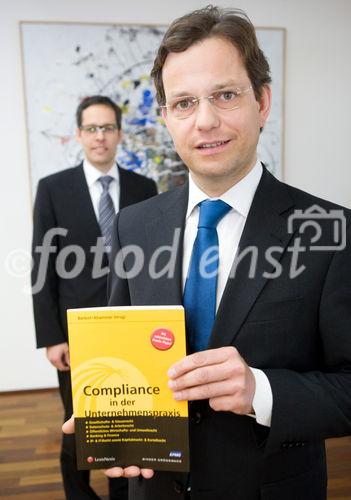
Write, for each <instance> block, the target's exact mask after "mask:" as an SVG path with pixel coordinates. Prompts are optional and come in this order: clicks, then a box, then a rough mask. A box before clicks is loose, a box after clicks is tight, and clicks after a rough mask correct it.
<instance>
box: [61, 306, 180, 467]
mask: <svg viewBox="0 0 351 500" xmlns="http://www.w3.org/2000/svg"><path fill="white" fill-rule="evenodd" d="M67 319H68V332H69V348H70V361H71V377H72V396H73V410H74V416H75V432H76V445H77V461H78V469H80V470H84V469H98V468H107V467H113V466H121V467H125V466H128V465H138V466H140V467H143V468H152V469H155V470H167V471H184V472H186V471H188V470H189V450H188V446H189V444H188V443H189V440H188V405H187V402H186V401H175V400H174V399H173V396H172V392H171V390H170V389H169V388H168V385H167V382H168V377H167V370H168V368H169V367H170V366H171V365H172V364H173V363H174V362H176V361H178V360H179V359H180V358H182V357H184V356H185V355H186V341H185V324H184V309H183V307H181V306H159V307H141V306H138V307H99V308H84V309H69V310H68V311H67Z"/></svg>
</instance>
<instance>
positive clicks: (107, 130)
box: [79, 123, 118, 135]
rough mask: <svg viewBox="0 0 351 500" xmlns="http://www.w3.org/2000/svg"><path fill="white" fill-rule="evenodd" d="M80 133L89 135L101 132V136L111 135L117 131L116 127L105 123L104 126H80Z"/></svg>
mask: <svg viewBox="0 0 351 500" xmlns="http://www.w3.org/2000/svg"><path fill="white" fill-rule="evenodd" d="M79 128H80V130H81V131H82V132H85V133H87V134H90V135H94V134H98V133H99V132H102V133H103V134H113V133H114V132H116V130H117V129H118V127H117V125H114V124H112V123H106V125H94V124H91V125H82V126H81V127H79Z"/></svg>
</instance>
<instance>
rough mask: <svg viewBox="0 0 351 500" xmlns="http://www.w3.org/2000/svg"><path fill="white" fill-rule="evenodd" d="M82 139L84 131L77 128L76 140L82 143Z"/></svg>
mask: <svg viewBox="0 0 351 500" xmlns="http://www.w3.org/2000/svg"><path fill="white" fill-rule="evenodd" d="M81 139H82V131H81V130H80V128H79V127H77V128H76V140H77V141H78V142H81Z"/></svg>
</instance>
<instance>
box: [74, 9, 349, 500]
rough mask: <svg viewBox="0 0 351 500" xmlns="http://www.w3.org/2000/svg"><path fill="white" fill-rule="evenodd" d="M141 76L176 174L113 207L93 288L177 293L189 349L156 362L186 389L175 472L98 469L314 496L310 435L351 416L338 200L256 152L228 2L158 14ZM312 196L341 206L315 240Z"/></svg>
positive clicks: (223, 488)
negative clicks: (288, 177)
mask: <svg viewBox="0 0 351 500" xmlns="http://www.w3.org/2000/svg"><path fill="white" fill-rule="evenodd" d="M152 76H153V78H154V81H155V85H156V91H157V99H158V101H159V104H160V106H161V110H162V115H163V118H164V120H165V123H166V125H167V128H168V130H169V132H170V134H171V136H172V138H173V141H174V144H175V148H176V150H177V152H178V154H179V155H180V157H181V158H182V160H183V161H184V163H185V164H186V165H187V167H188V168H189V172H190V175H189V183H188V184H187V185H185V186H183V187H180V188H177V189H176V190H174V191H173V192H168V193H164V194H162V195H160V196H158V197H157V198H155V199H153V200H147V201H145V202H142V203H140V204H138V205H136V206H134V207H129V208H127V209H125V210H123V211H122V212H120V214H119V216H118V217H117V219H116V221H115V225H114V234H113V244H112V260H111V273H110V279H109V304H110V305H111V306H114V305H116V306H123V305H133V306H138V305H172V304H173V305H176V304H183V305H184V307H185V311H186V326H187V342H188V352H189V355H188V356H186V357H185V358H183V359H181V360H179V361H178V362H177V363H175V364H174V365H173V366H171V367H170V368H169V371H168V375H169V388H170V390H172V391H173V395H174V398H175V399H176V400H182V401H184V400H185V401H188V402H189V415H190V416H189V433H190V473H189V474H183V473H167V472H157V471H156V472H154V471H152V470H150V469H141V468H140V467H139V466H138V464H130V466H128V467H126V468H124V469H123V468H118V467H115V468H111V469H108V470H107V471H106V474H107V475H108V476H109V477H122V476H124V477H129V478H132V479H131V481H130V493H129V495H130V496H129V498H130V499H132V500H165V499H167V500H176V499H179V498H183V499H185V498H191V499H192V500H202V499H203V500H229V499H233V500H234V499H235V500H259V499H264V500H282V499H284V500H296V499H299V500H310V499H311V498H313V499H318V500H322V499H325V498H326V483H327V476H326V461H325V448H324V440H325V439H326V438H329V437H337V436H344V435H347V434H349V433H350V431H351V393H350V382H351V376H350V366H351V343H350V341H349V336H350V325H351V295H350V290H351V249H350V240H349V238H348V236H349V233H348V232H347V230H346V227H349V223H350V212H349V211H348V210H346V209H343V208H342V207H338V206H336V205H333V204H331V203H329V202H326V201H324V200H322V199H318V198H316V197H314V196H312V195H309V194H307V193H304V192H302V191H300V190H297V189H295V188H293V187H291V186H288V185H286V184H284V183H282V182H279V181H278V180H276V179H275V178H274V177H273V176H272V175H271V174H270V173H269V172H268V171H267V170H266V168H265V167H264V165H262V164H261V162H260V161H259V160H258V158H257V143H258V139H259V135H260V131H261V129H262V128H263V127H264V125H265V122H266V120H267V117H268V115H269V111H270V105H271V88H270V85H269V84H270V76H269V65H268V62H267V60H266V58H265V56H264V54H263V53H262V51H261V49H260V48H259V46H258V44H257V40H256V36H255V31H254V28H253V26H252V24H251V22H250V21H249V19H248V18H247V17H246V15H245V14H244V13H242V12H241V11H233V10H221V9H219V8H216V7H212V6H209V7H207V8H205V9H201V10H199V11H195V12H192V13H190V14H188V15H186V16H183V17H182V18H180V19H177V20H176V21H174V22H173V23H172V24H171V26H170V27H169V29H168V31H167V32H166V34H165V37H164V39H163V41H162V43H161V46H160V48H159V50H158V53H157V55H156V59H155V63H154V67H153V70H152ZM316 207H317V211H318V213H319V214H321V213H324V214H331V213H333V214H336V217H339V218H340V220H342V222H343V224H342V230H341V231H340V232H339V233H338V236H337V235H336V233H334V231H333V229H332V228H331V225H330V218H328V217H325V218H324V219H323V218H321V217H319V218H318V221H317V224H318V228H317V229H318V238H317V239H318V243H317V244H316V227H317V226H316V220H314V215H313V214H314V213H315V212H316ZM334 227H335V226H334ZM178 234H180V237H179V238H177V237H176V236H177V235H178ZM136 247H137V248H140V249H141V250H142V252H143V265H142V266H141V269H140V271H139V272H138V273H135V272H134V271H135V259H133V258H131V256H130V249H131V248H136ZM174 247H176V253H175V258H174V260H172V259H171V260H172V262H170V261H169V260H168V259H167V257H166V256H167V255H168V256H169V255H170V254H172V255H173V253H172V252H169V251H168V253H167V249H170V248H173V249H174ZM160 249H163V250H164V252H163V253H162V256H161V252H160ZM157 252H159V253H157ZM156 255H157V256H158V257H159V259H158V268H157V270H156V271H157V272H155V273H151V272H150V269H151V267H152V266H151V263H152V264H153V265H154V264H155V259H156V257H155V256H156ZM116 261H118V262H119V263H120V262H121V261H122V262H123V269H122V271H121V266H116V265H115V262H116ZM152 274H153V275H152ZM65 429H66V431H72V422H70V423H67V424H66V426H65ZM139 465H140V464H139Z"/></svg>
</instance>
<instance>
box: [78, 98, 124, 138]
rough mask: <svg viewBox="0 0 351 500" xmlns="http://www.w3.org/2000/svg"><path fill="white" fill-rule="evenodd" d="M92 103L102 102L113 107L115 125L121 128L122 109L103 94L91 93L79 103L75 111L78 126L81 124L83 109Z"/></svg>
mask: <svg viewBox="0 0 351 500" xmlns="http://www.w3.org/2000/svg"><path fill="white" fill-rule="evenodd" d="M94 104H103V105H104V106H108V107H110V108H112V109H113V111H114V112H115V115H116V125H117V128H118V130H121V126H122V110H121V108H120V107H119V106H117V104H116V103H115V102H113V101H112V99H110V98H109V97H107V96H104V95H92V96H90V97H85V98H84V99H83V100H82V101H81V103H80V104H79V106H78V108H77V111H76V120H77V126H78V128H79V127H81V126H82V114H83V111H84V110H85V109H87V108H89V107H90V106H93V105H94Z"/></svg>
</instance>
